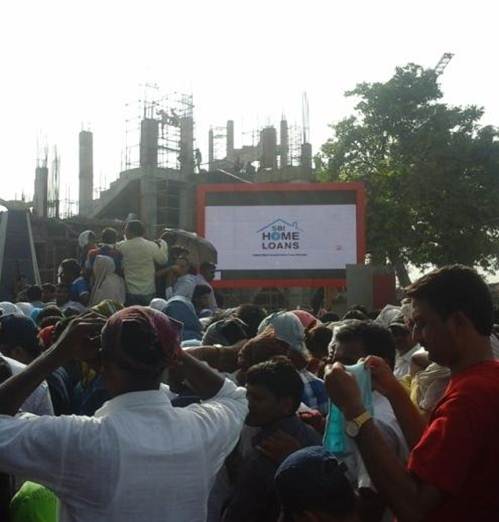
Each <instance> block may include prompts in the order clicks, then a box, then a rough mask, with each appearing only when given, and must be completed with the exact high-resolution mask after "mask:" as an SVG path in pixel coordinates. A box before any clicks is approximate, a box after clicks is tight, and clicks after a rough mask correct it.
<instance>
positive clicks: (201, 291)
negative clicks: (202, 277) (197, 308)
mask: <svg viewBox="0 0 499 522" xmlns="http://www.w3.org/2000/svg"><path fill="white" fill-rule="evenodd" d="M208 294H211V288H210V287H209V286H208V285H196V287H195V288H194V292H192V299H191V301H194V300H195V299H198V298H199V297H203V295H208Z"/></svg>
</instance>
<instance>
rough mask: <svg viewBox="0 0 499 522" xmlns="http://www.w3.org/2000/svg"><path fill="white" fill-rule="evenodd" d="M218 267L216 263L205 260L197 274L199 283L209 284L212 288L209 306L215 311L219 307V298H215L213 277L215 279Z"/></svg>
mask: <svg viewBox="0 0 499 522" xmlns="http://www.w3.org/2000/svg"><path fill="white" fill-rule="evenodd" d="M216 269H217V265H215V264H214V263H210V262H209V261H204V262H203V263H201V265H200V266H199V274H198V276H197V284H198V285H204V286H208V287H209V288H210V289H211V293H210V296H209V303H208V304H209V306H208V308H210V309H211V310H212V311H213V312H216V310H217V309H218V306H217V300H216V298H215V292H214V291H213V287H212V286H211V283H212V281H213V279H215V272H216Z"/></svg>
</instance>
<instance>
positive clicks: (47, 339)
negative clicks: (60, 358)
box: [38, 325, 55, 350]
mask: <svg viewBox="0 0 499 522" xmlns="http://www.w3.org/2000/svg"><path fill="white" fill-rule="evenodd" d="M54 331H55V325H50V326H46V327H45V328H43V329H42V330H40V331H39V332H38V338H39V339H40V341H41V343H42V345H43V349H44V350H47V348H50V347H51V346H52V343H53V340H54Z"/></svg>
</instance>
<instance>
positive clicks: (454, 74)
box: [0, 0, 499, 200]
mask: <svg viewBox="0 0 499 522" xmlns="http://www.w3.org/2000/svg"><path fill="white" fill-rule="evenodd" d="M494 4H496V2H493V1H482V0H475V1H473V2H457V1H456V0H454V1H448V0H438V1H435V0H432V1H427V0H419V1H418V2H414V1H406V0H396V1H392V0H379V1H373V0H368V1H361V0H350V1H349V2H339V1H333V0H308V1H306V2H304V1H293V0H287V1H281V0H265V1H260V0H254V1H253V2H248V1H246V0H244V1H243V0H231V1H225V0H207V1H205V0H199V1H193V0H182V1H178V2H172V1H167V0H163V1H161V2H160V1H147V0H140V1H134V2H126V1H124V0H121V1H111V0H106V1H103V0H100V1H93V0H86V1H85V2H75V1H73V0H65V1H55V0H36V1H21V0H19V1H17V2H1V7H0V46H1V49H2V52H1V62H0V63H1V84H0V85H1V91H0V151H1V165H2V167H1V176H2V184H1V188H0V198H4V199H10V198H13V197H14V195H15V194H17V195H18V196H20V194H21V192H22V191H24V192H25V193H26V194H27V195H28V197H31V195H32V191H33V178H34V168H35V163H36V157H37V137H38V136H40V135H42V136H46V140H47V142H48V144H49V145H51V146H53V145H57V146H58V148H59V152H60V155H61V159H62V163H61V175H62V197H63V198H65V197H66V195H67V191H68V188H67V187H70V191H71V193H70V197H71V198H72V199H74V200H76V199H77V179H78V146H77V145H78V132H79V131H80V130H81V128H82V125H84V126H85V127H90V128H91V129H92V130H93V132H94V149H95V155H94V171H95V184H96V185H97V186H99V185H103V184H104V183H105V182H107V183H109V182H110V181H111V180H113V179H115V178H116V177H117V176H118V173H119V169H120V165H121V152H122V147H123V136H124V127H125V124H124V104H125V102H127V101H130V100H133V99H134V98H138V96H139V93H140V89H139V88H138V86H139V85H140V84H143V83H144V82H156V83H158V84H159V85H160V86H161V87H162V89H163V90H164V91H165V92H167V91H170V90H174V89H177V90H181V91H187V92H189V91H190V92H192V93H193V95H194V103H195V110H194V117H195V122H196V138H197V140H198V146H200V148H201V150H202V152H203V155H204V157H205V158H206V157H207V148H206V146H207V133H208V128H209V126H210V124H212V125H223V124H224V123H225V121H226V120H227V119H229V118H233V119H234V120H235V121H236V146H239V145H241V141H240V137H239V135H238V131H241V130H251V129H252V128H253V127H256V126H261V125H263V124H266V123H270V122H272V123H278V121H279V119H280V115H281V114H282V113H283V112H284V113H285V114H286V115H287V117H288V119H289V120H290V122H291V123H292V122H293V121H296V122H298V123H299V122H300V118H301V93H302V92H303V91H306V92H307V93H308V98H309V103H310V124H311V141H312V143H313V145H314V152H315V151H316V150H317V149H318V147H319V146H320V145H321V143H323V142H324V141H325V140H326V139H327V138H328V136H329V129H328V124H329V123H331V122H334V121H337V120H339V119H341V118H342V117H344V116H346V115H348V114H349V113H350V112H351V109H352V105H351V102H349V101H347V100H345V99H344V97H343V93H344V91H345V90H347V89H350V88H352V87H354V86H355V84H356V83H357V82H361V81H384V80H386V79H388V78H389V77H390V75H391V74H392V73H393V70H394V68H395V66H397V65H403V64H406V63H407V62H415V63H419V64H422V65H424V66H428V67H431V66H434V65H435V64H436V63H437V62H438V60H439V58H440V56H441V55H442V53H444V52H447V51H449V52H453V53H455V57H454V59H453V60H452V62H451V63H450V65H449V67H448V68H447V70H446V72H445V74H444V76H443V77H442V81H441V84H442V88H443V90H444V93H445V100H446V101H447V102H449V103H453V104H478V105H482V106H484V107H485V109H486V114H485V117H484V123H491V124H499V95H498V91H499V89H498V85H497V83H498V81H497V78H498V74H497V52H498V39H497V20H498V13H497V11H498V9H497V7H496V8H495V7H494Z"/></svg>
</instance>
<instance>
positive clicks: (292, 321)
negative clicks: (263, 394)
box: [258, 312, 329, 415]
mask: <svg viewBox="0 0 499 522" xmlns="http://www.w3.org/2000/svg"><path fill="white" fill-rule="evenodd" d="M266 328H270V330H272V331H273V332H274V335H275V337H276V338H277V339H280V340H281V341H284V342H285V343H287V345H288V348H289V351H288V354H287V356H288V357H289V358H290V360H291V361H292V362H293V364H294V365H295V367H296V369H297V370H298V373H299V374H300V377H301V379H302V381H303V384H304V389H303V397H302V401H303V402H304V403H305V404H306V405H307V406H308V407H309V408H313V409H315V410H318V411H320V412H321V413H322V414H323V415H326V414H327V411H328V405H329V400H328V396H327V393H326V389H325V387H324V381H323V380H322V379H319V378H318V377H316V376H315V375H314V374H313V373H311V372H309V371H308V370H307V364H308V362H309V360H310V353H309V352H308V350H307V347H306V346H305V329H304V328H303V325H302V324H301V322H300V320H299V319H298V317H296V315H295V314H293V313H292V312H276V313H274V314H271V315H269V316H267V317H266V318H265V319H264V320H263V321H262V322H261V324H260V326H259V328H258V331H259V333H262V332H263V331H265V329H266Z"/></svg>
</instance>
